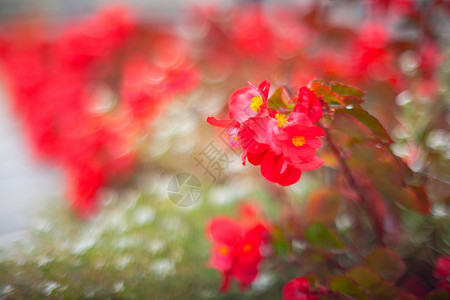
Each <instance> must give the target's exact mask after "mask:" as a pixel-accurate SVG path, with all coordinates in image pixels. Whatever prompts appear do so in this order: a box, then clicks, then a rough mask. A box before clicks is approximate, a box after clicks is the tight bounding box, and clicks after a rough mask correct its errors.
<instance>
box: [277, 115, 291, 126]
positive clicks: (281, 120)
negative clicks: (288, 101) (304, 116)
mask: <svg viewBox="0 0 450 300" xmlns="http://www.w3.org/2000/svg"><path fill="white" fill-rule="evenodd" d="M275 119H277V125H278V127H280V128H282V127H284V126H286V124H287V123H288V121H287V120H286V116H285V115H283V114H279V113H277V114H276V115H275Z"/></svg>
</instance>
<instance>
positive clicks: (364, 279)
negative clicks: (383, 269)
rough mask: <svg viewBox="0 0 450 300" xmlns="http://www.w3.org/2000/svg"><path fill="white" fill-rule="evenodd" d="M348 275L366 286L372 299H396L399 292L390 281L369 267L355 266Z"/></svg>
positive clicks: (362, 285) (363, 286)
mask: <svg viewBox="0 0 450 300" xmlns="http://www.w3.org/2000/svg"><path fill="white" fill-rule="evenodd" d="M346 275H347V276H348V277H349V278H351V279H353V280H354V281H355V282H356V283H358V284H359V285H360V286H361V287H362V288H364V289H365V290H366V291H367V292H368V293H369V294H370V296H371V298H372V299H379V300H389V299H394V298H395V296H396V294H397V291H396V290H395V288H394V287H393V286H392V285H391V284H390V283H389V282H387V281H386V280H384V279H383V278H381V277H380V275H378V274H377V273H375V272H374V271H373V270H371V269H369V268H367V267H364V266H357V267H354V268H352V269H351V270H349V271H348V272H347V273H346Z"/></svg>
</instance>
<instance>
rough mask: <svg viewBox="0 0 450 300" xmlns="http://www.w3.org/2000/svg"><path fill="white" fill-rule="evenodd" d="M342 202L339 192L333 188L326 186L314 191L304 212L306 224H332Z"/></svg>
mask: <svg viewBox="0 0 450 300" xmlns="http://www.w3.org/2000/svg"><path fill="white" fill-rule="evenodd" d="M340 203H341V198H340V196H339V194H338V193H336V192H335V191H333V190H331V189H327V188H325V189H321V190H318V191H316V192H314V194H313V195H311V197H310V199H309V202H308V204H307V206H306V209H305V211H304V214H303V216H304V220H305V222H306V224H311V223H312V222H319V223H323V224H328V225H329V224H332V223H333V222H334V219H335V217H336V215H337V213H338V210H339V207H340Z"/></svg>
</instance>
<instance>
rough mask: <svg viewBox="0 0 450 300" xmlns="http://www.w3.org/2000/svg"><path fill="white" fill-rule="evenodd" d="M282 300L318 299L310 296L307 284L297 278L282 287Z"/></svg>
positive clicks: (300, 278) (306, 281)
mask: <svg viewBox="0 0 450 300" xmlns="http://www.w3.org/2000/svg"><path fill="white" fill-rule="evenodd" d="M281 295H282V296H283V300H319V298H318V297H317V296H315V295H313V294H311V292H310V289H309V282H308V280H306V279H305V278H303V277H297V278H295V279H293V280H291V281H289V282H288V283H286V285H285V286H284V287H283V291H282V292H281Z"/></svg>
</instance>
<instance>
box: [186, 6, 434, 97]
mask: <svg viewBox="0 0 450 300" xmlns="http://www.w3.org/2000/svg"><path fill="white" fill-rule="evenodd" d="M383 2H384V3H381V1H367V2H365V3H359V4H360V6H361V7H360V8H361V12H365V13H364V16H367V15H368V16H370V17H369V18H367V17H361V18H359V17H358V14H349V15H348V19H347V20H345V19H344V18H342V16H340V15H339V12H340V11H341V10H339V9H333V5H332V4H330V7H323V6H321V5H316V4H315V3H313V2H312V3H311V4H310V5H307V4H305V5H303V6H300V7H296V6H292V7H289V8H286V7H282V6H279V5H267V6H266V5H260V4H253V3H252V4H249V5H241V6H236V7H231V8H229V10H225V11H224V10H223V9H220V8H219V7H217V8H216V9H210V10H208V11H207V12H204V11H203V12H202V14H197V15H195V18H196V20H198V19H202V20H203V22H204V23H206V24H207V26H205V28H206V33H204V34H205V38H204V39H205V40H206V41H207V42H206V43H203V44H202V45H201V47H200V49H201V51H202V52H201V53H202V56H203V57H202V59H204V60H207V62H208V65H209V68H212V69H217V70H216V71H215V72H219V73H220V70H228V75H234V74H235V73H233V72H244V73H245V75H246V77H245V78H247V79H249V80H251V81H254V80H255V81H257V80H262V79H263V78H267V75H264V76H263V77H261V75H262V74H272V75H273V77H274V79H276V80H280V82H283V84H286V83H288V84H289V85H292V86H299V85H305V84H307V83H308V82H310V81H311V80H313V79H315V78H321V79H324V80H327V81H331V80H337V81H342V82H347V83H349V84H352V85H355V86H359V87H361V88H363V89H364V90H371V89H378V88H379V87H380V84H383V85H386V87H387V88H388V89H389V92H390V93H389V95H390V98H389V99H387V100H386V101H388V100H389V101H393V100H394V98H395V96H396V95H397V94H398V93H399V92H401V91H404V90H413V91H414V92H417V93H419V95H420V96H424V97H428V98H433V96H435V94H436V92H437V88H438V80H437V78H436V77H434V76H429V75H428V74H429V70H433V71H432V73H433V74H435V73H436V71H437V68H438V64H436V58H437V57H439V56H441V54H439V53H440V52H441V49H439V45H438V44H437V43H436V40H435V39H434V38H433V36H432V35H430V32H429V30H427V31H425V32H421V30H423V28H424V27H423V26H422V25H420V24H422V23H426V22H429V21H430V20H428V19H425V18H424V16H423V15H421V14H420V8H419V6H418V5H415V4H413V2H414V1H400V2H401V3H402V5H398V3H397V2H399V1H383ZM440 5H442V4H439V3H438V1H435V2H433V1H432V3H430V4H427V6H428V9H429V11H431V12H438V11H439V10H440ZM337 7H339V5H336V8H337ZM335 14H336V15H335ZM421 18H423V19H421ZM337 19H339V20H340V22H338V21H337ZM197 22H198V21H197ZM400 22H405V23H407V22H408V24H410V27H409V28H410V30H411V32H408V34H411V33H414V34H416V35H417V36H418V37H419V38H416V39H415V40H411V39H410V38H409V35H408V34H404V33H403V32H401V30H399V29H398V28H400V26H398V24H399V23H400ZM392 28H395V30H392ZM293 37H295V38H293ZM336 49H339V51H336ZM431 49H432V51H433V54H434V56H430V55H427V54H426V53H427V52H429V51H430V50H431ZM423 54H425V55H423ZM256 61H257V63H256ZM405 61H406V63H405ZM405 64H406V65H408V66H404V65H405ZM250 65H251V67H249V66H250ZM430 67H431V68H430ZM223 72H224V73H225V71H223ZM237 75H238V76H239V74H237ZM221 78H222V79H225V78H226V76H222V77H221ZM274 82H275V81H274Z"/></svg>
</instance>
